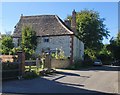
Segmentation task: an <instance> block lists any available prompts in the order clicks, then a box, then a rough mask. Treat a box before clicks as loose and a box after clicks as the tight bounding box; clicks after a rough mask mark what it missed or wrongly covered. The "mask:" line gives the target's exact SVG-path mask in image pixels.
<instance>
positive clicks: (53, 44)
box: [36, 36, 70, 57]
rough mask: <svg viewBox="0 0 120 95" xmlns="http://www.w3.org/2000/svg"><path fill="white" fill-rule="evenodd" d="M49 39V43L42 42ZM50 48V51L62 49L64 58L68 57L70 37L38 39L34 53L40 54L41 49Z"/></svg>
mask: <svg viewBox="0 0 120 95" xmlns="http://www.w3.org/2000/svg"><path fill="white" fill-rule="evenodd" d="M44 39H49V42H44ZM47 48H50V50H56V49H62V50H63V51H64V54H65V56H67V57H68V56H70V36H50V37H39V38H38V45H37V48H36V53H37V54H41V51H42V49H47Z"/></svg>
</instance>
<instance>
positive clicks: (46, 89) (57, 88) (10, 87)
mask: <svg viewBox="0 0 120 95" xmlns="http://www.w3.org/2000/svg"><path fill="white" fill-rule="evenodd" d="M67 85H69V86H67ZM73 86H77V87H78V86H79V87H80V86H82V87H84V85H81V84H79V85H75V84H72V83H69V84H68V83H61V82H56V81H51V80H48V79H45V78H36V79H32V80H14V81H7V82H3V85H2V93H6V94H8V93H9V94H25V95H26V94H30V93H32V94H33V93H34V94H35V93H49V94H50V93H84V94H86V95H88V94H91V95H108V94H107V93H104V92H99V91H94V90H87V89H84V88H77V87H73ZM6 94H5V95H6ZM3 95H4V94H3Z"/></svg>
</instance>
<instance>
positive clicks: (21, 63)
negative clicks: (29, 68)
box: [17, 51, 25, 76]
mask: <svg viewBox="0 0 120 95" xmlns="http://www.w3.org/2000/svg"><path fill="white" fill-rule="evenodd" d="M17 54H18V63H19V75H20V76H21V75H23V74H24V72H25V52H24V51H19V52H17Z"/></svg>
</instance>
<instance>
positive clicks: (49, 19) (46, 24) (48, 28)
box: [13, 15, 73, 37]
mask: <svg viewBox="0 0 120 95" xmlns="http://www.w3.org/2000/svg"><path fill="white" fill-rule="evenodd" d="M24 25H30V26H32V28H33V30H34V31H35V32H36V36H50V35H53V36H55V35H71V34H73V32H72V31H71V30H70V29H69V28H68V27H67V26H66V25H65V24H64V22H63V21H62V20H61V19H60V18H59V17H58V16H56V15H38V16H21V18H20V20H19V22H18V23H17V25H16V26H15V30H14V33H13V37H21V30H22V27H23V26H24Z"/></svg>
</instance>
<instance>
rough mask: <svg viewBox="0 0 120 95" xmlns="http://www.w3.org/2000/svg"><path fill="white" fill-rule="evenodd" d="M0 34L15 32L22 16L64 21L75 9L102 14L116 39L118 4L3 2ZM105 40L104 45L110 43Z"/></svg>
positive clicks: (0, 6)
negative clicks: (56, 16) (15, 27)
mask: <svg viewBox="0 0 120 95" xmlns="http://www.w3.org/2000/svg"><path fill="white" fill-rule="evenodd" d="M0 9H1V10H2V15H0V22H1V21H2V24H1V26H0V32H1V33H2V34H3V33H5V32H8V31H12V32H13V31H14V26H15V25H16V23H17V22H18V21H19V19H20V15H21V14H23V15H24V16H29V15H45V14H51V15H58V16H59V17H60V18H61V19H62V20H64V19H65V18H66V17H67V15H71V13H72V11H73V9H75V10H76V12H80V11H81V10H84V9H88V10H94V11H97V12H99V13H100V18H105V21H104V24H105V25H106V28H108V30H109V31H110V37H109V39H110V38H111V37H116V35H117V32H118V3H117V2H1V3H0ZM109 39H108V40H107V39H104V41H103V43H104V44H107V43H109Z"/></svg>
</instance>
